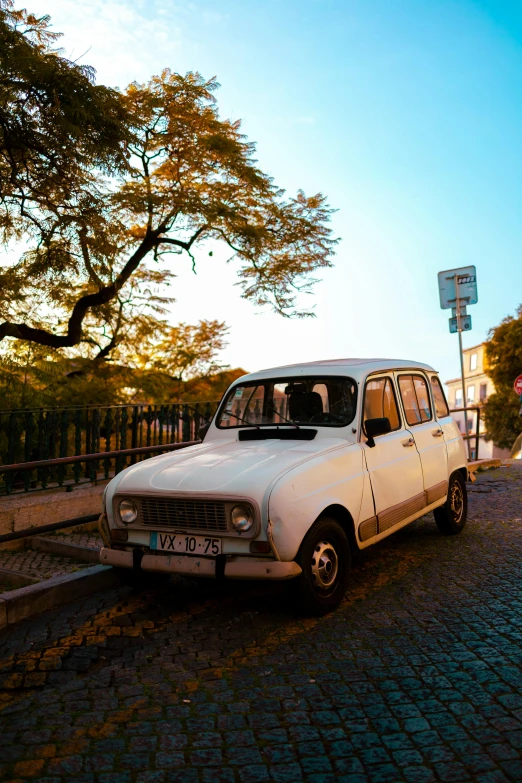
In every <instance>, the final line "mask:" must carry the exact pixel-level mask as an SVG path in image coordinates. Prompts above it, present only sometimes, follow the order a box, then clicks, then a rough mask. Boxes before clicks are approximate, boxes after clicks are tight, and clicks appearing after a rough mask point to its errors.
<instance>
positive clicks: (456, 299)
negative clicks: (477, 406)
mask: <svg viewBox="0 0 522 783" xmlns="http://www.w3.org/2000/svg"><path fill="white" fill-rule="evenodd" d="M455 304H456V305H457V332H458V335H459V356H460V380H461V383H462V402H463V406H462V407H463V408H464V427H465V428H466V433H465V434H466V435H469V430H468V412H467V410H466V408H467V407H468V398H467V396H466V380H465V378H464V354H463V352H462V329H461V321H460V298H459V276H458V275H455ZM466 442H467V444H468V459H470V458H471V448H470V442H469V440H468V439H467V440H466Z"/></svg>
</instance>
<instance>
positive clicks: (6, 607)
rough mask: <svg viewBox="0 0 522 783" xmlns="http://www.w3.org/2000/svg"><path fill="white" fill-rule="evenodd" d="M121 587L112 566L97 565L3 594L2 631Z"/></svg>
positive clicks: (0, 616)
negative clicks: (100, 591)
mask: <svg viewBox="0 0 522 783" xmlns="http://www.w3.org/2000/svg"><path fill="white" fill-rule="evenodd" d="M117 584H119V581H118V578H117V577H116V576H115V574H114V571H113V569H112V567H111V566H103V565H95V566H91V567H90V568H83V569H82V570H81V571H79V572H76V573H73V574H63V575H62V576H55V577H53V578H52V579H46V580H45V581H43V582H38V583H37V584H34V585H28V586H27V587H20V588H18V589H17V590H10V591H9V592H7V593H0V628H5V627H6V626H8V625H11V624H12V623H17V622H18V621H19V620H24V619H25V618H26V617H30V616H31V615H33V614H39V613H40V612H44V611H45V610H46V609H54V608H55V607H56V606H61V605H62V604H67V603H70V602H71V601H75V600H76V599H77V598H83V597H84V596H86V595H89V594H90V593H95V592H96V591H97V590H104V589H107V588H110V587H113V586H114V585H117Z"/></svg>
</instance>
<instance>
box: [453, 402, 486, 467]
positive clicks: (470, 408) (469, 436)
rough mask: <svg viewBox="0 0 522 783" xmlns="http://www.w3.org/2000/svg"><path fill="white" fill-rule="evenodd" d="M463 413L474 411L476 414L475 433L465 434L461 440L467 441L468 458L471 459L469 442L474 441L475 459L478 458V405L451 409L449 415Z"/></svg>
mask: <svg viewBox="0 0 522 783" xmlns="http://www.w3.org/2000/svg"><path fill="white" fill-rule="evenodd" d="M464 411H466V412H468V411H475V412H476V414H477V417H476V422H475V432H472V433H470V432H466V434H465V435H464V434H462V433H461V435H462V439H463V440H465V441H468V457H469V458H470V459H471V451H470V449H469V442H470V441H472V440H474V441H475V459H478V458H479V443H480V407H479V406H478V405H468V406H467V407H465V408H451V409H450V413H451V414H453V413H464Z"/></svg>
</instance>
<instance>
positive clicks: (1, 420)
mask: <svg viewBox="0 0 522 783" xmlns="http://www.w3.org/2000/svg"><path fill="white" fill-rule="evenodd" d="M217 405H218V403H217V402H216V401H212V402H199V403H170V404H165V405H142V404H137V405H107V406H85V407H70V408H47V409H45V408H41V409H37V410H11V411H0V464H1V463H3V465H4V466H5V465H20V464H21V463H27V462H40V463H45V464H44V465H41V466H40V467H38V468H36V467H34V468H32V469H31V470H29V469H21V468H19V469H18V470H14V471H13V470H9V471H4V472H2V469H1V468H0V495H11V494H13V493H16V492H30V491H32V490H42V489H52V488H55V487H62V486H70V487H71V488H72V487H73V486H75V485H78V484H82V483H85V482H91V481H95V480H96V479H97V478H109V476H110V475H112V474H113V472H118V470H121V465H120V463H119V462H118V459H119V458H118V457H116V458H115V462H111V458H109V457H108V456H107V454H108V453H109V452H115V451H117V452H122V451H125V450H126V449H128V448H129V447H130V448H131V449H139V448H142V447H149V446H157V445H162V444H165V443H186V442H189V441H193V440H195V439H196V438H197V437H198V432H199V429H200V427H201V426H202V425H203V424H206V423H207V422H209V421H210V420H211V419H212V416H213V415H214V413H215V410H216V408H217ZM100 453H103V454H104V456H103V458H100V457H97V458H96V459H95V460H94V462H93V461H92V460H85V459H83V460H82V459H80V460H75V461H72V462H62V463H54V462H53V461H54V460H55V458H60V459H63V458H66V457H72V456H75V457H78V456H86V455H92V454H100ZM142 453H143V452H142ZM136 454H137V452H136ZM132 459H135V457H132ZM82 463H85V465H82Z"/></svg>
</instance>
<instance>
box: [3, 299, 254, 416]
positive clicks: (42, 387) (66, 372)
mask: <svg viewBox="0 0 522 783" xmlns="http://www.w3.org/2000/svg"><path fill="white" fill-rule="evenodd" d="M138 315H139V314H138ZM149 317H150V316H149ZM137 320H139V318H138V319H137ZM145 320H147V319H145ZM141 328H142V327H141V325H139V324H138V326H137V331H138V332H139V331H140V329H141ZM227 331H228V329H227V327H226V325H225V324H224V323H220V322H218V321H200V322H199V324H196V325H194V326H190V325H187V324H179V325H178V326H175V327H173V326H171V325H169V324H168V323H166V322H161V321H158V322H157V324H156V328H155V330H154V332H153V334H154V339H153V338H152V337H150V335H148V334H147V335H146V337H145V339H140V337H139V335H136V334H133V335H128V336H127V338H126V339H123V340H122V342H120V343H118V345H117V346H116V347H115V348H114V352H113V353H114V355H113V359H112V361H107V360H102V361H99V360H95V361H93V360H92V359H90V358H89V357H85V356H77V357H75V358H67V357H64V356H63V355H60V354H59V353H58V352H52V353H51V355H49V349H48V348H45V347H43V346H40V345H36V344H34V343H29V342H26V343H23V342H20V343H18V344H17V345H16V349H15V350H12V351H10V352H9V354H4V355H2V356H1V357H0V399H1V400H2V403H1V407H2V408H4V409H6V408H7V409H12V408H31V407H48V406H56V405H58V406H61V405H80V406H81V405H101V404H104V405H107V404H118V403H133V402H142V403H147V402H155V403H160V402H172V401H176V402H182V401H196V400H202V401H212V400H218V399H220V397H221V396H222V394H223V392H224V390H225V389H226V388H227V387H228V386H229V384H230V383H231V382H232V381H233V380H235V378H236V377H239V376H240V375H244V373H245V371H244V370H230V369H228V368H227V367H226V366H224V365H223V364H221V363H220V362H219V361H218V358H217V357H218V354H219V352H220V351H221V350H222V349H223V348H224V346H225V345H226V335H227ZM134 341H136V342H137V344H138V347H139V351H135V352H134V351H133V350H132V346H133V345H134ZM149 349H150V350H149Z"/></svg>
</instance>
